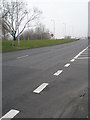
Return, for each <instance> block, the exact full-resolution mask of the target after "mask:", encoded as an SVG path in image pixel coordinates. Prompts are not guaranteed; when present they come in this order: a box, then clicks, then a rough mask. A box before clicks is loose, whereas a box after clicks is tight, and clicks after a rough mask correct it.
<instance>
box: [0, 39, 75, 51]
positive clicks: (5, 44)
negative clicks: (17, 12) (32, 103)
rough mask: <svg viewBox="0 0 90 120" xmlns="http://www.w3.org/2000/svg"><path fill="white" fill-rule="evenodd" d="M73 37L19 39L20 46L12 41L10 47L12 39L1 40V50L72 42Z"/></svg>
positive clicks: (15, 49)
mask: <svg viewBox="0 0 90 120" xmlns="http://www.w3.org/2000/svg"><path fill="white" fill-rule="evenodd" d="M74 41H76V40H75V39H70V40H21V41H20V47H18V41H15V42H14V47H12V41H8V40H4V41H3V42H2V52H10V51H17V50H23V49H32V48H38V47H44V46H53V45H59V44H64V43H69V42H74Z"/></svg>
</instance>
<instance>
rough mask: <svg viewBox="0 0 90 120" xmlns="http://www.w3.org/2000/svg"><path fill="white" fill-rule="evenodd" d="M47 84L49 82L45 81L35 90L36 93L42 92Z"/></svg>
mask: <svg viewBox="0 0 90 120" xmlns="http://www.w3.org/2000/svg"><path fill="white" fill-rule="evenodd" d="M47 86H48V83H43V84H41V85H40V86H39V87H38V88H37V89H35V90H34V91H33V92H34V93H40V92H41V91H42V90H43V89H44V88H45V87H47Z"/></svg>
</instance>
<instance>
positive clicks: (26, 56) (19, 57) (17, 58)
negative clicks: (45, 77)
mask: <svg viewBox="0 0 90 120" xmlns="http://www.w3.org/2000/svg"><path fill="white" fill-rule="evenodd" d="M28 56H29V55H24V56H20V57H17V59H21V58H24V57H28Z"/></svg>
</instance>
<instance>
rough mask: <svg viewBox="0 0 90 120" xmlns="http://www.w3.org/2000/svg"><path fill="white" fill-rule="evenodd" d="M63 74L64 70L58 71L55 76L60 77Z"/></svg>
mask: <svg viewBox="0 0 90 120" xmlns="http://www.w3.org/2000/svg"><path fill="white" fill-rule="evenodd" d="M62 72H63V70H58V71H57V72H56V73H54V74H53V75H55V76H58V75H60V74H61V73H62Z"/></svg>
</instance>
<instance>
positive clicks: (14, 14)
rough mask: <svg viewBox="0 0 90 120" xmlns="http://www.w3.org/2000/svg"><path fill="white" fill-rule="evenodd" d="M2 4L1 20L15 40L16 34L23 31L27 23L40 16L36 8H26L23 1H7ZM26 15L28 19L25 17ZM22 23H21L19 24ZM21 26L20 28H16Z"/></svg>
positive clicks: (18, 34)
mask: <svg viewBox="0 0 90 120" xmlns="http://www.w3.org/2000/svg"><path fill="white" fill-rule="evenodd" d="M5 4H6V5H3V7H4V10H3V15H2V21H3V24H4V26H5V28H6V30H7V31H8V32H9V33H10V35H12V37H13V39H14V40H16V39H17V37H18V36H20V34H21V33H22V32H23V31H24V29H25V28H26V26H27V24H28V23H29V22H31V21H34V20H35V19H37V18H39V17H40V14H41V11H39V10H38V9H37V8H33V9H31V10H27V9H26V8H25V4H24V3H23V2H8V3H6V2H5ZM27 15H28V19H26V18H27ZM22 23H23V25H21V24H22ZM20 26H22V29H20V31H18V29H19V28H20Z"/></svg>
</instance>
